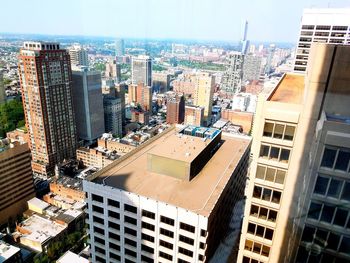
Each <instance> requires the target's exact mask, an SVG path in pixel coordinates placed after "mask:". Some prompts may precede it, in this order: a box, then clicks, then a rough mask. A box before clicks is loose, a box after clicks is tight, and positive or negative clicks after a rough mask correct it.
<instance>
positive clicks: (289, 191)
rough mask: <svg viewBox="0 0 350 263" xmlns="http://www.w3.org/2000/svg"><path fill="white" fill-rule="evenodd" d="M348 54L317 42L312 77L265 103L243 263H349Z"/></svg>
mask: <svg viewBox="0 0 350 263" xmlns="http://www.w3.org/2000/svg"><path fill="white" fill-rule="evenodd" d="M349 54H350V46H349V47H348V46H337V45H331V44H328V45H325V44H318V43H317V44H316V43H315V44H313V46H312V48H311V52H310V59H309V68H308V72H307V74H306V76H305V77H304V76H303V75H301V74H291V73H290V74H286V75H285V76H284V77H283V78H282V79H281V80H280V82H279V83H278V84H277V86H276V87H275V88H274V89H273V90H272V91H271V92H270V93H268V94H266V93H264V92H263V93H261V95H260V96H259V101H258V105H257V111H256V116H255V121H254V126H253V138H254V141H253V145H252V163H251V167H250V171H251V173H250V180H249V184H248V187H247V190H246V196H247V199H246V207H245V212H244V219H243V226H242V235H241V241H240V247H239V255H238V262H255V260H258V261H260V262H334V260H335V262H346V261H348V260H349V259H350V254H349V251H350V250H349V249H348V248H349V244H350V243H349V242H350V234H349V233H348V231H347V230H346V227H347V226H346V220H347V214H348V211H349V208H348V207H349V205H350V197H349V192H350V191H349V189H350V187H349V186H350V181H348V179H347V178H346V176H345V175H346V173H349V170H348V169H349V167H348V166H349V159H350V144H349V140H348V137H349V134H350V128H349V127H350V126H349V123H348V122H347V120H348V118H349V116H350V112H349V109H348V101H349V97H350V92H349V89H348V87H349V83H350V76H349V74H348V73H347V72H348V70H349V64H350V56H349ZM338 158H339V159H338ZM344 176H345V177H344ZM298 246H300V247H299V250H298V256H297V257H295V255H296V252H297V248H298Z"/></svg>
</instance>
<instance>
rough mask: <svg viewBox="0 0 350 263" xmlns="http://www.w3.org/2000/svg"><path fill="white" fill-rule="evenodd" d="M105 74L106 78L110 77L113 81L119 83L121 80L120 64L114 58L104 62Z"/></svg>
mask: <svg viewBox="0 0 350 263" xmlns="http://www.w3.org/2000/svg"><path fill="white" fill-rule="evenodd" d="M105 76H106V77H107V78H112V79H113V80H114V81H115V83H120V81H121V65H120V64H119V63H117V62H116V61H115V60H114V61H112V62H109V63H107V64H106V72H105Z"/></svg>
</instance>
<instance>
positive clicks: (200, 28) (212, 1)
mask: <svg viewBox="0 0 350 263" xmlns="http://www.w3.org/2000/svg"><path fill="white" fill-rule="evenodd" d="M0 6H1V16H0V32H3V33H26V34H27V33H28V34H50V35H83V36H110V37H116V38H165V39H168V38H172V39H192V40H218V41H238V40H239V39H241V38H242V35H243V25H244V21H245V20H247V21H248V23H249V27H248V39H249V40H252V41H266V42H289V43H295V42H296V40H297V36H298V33H299V26H300V19H301V16H302V10H303V8H310V7H314V8H326V7H331V8H337V7H350V0H333V1H332V0H11V1H9V0H0Z"/></svg>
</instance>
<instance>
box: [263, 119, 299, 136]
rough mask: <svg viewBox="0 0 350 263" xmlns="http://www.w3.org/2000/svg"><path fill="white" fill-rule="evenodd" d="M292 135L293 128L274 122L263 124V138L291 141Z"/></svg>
mask: <svg viewBox="0 0 350 263" xmlns="http://www.w3.org/2000/svg"><path fill="white" fill-rule="evenodd" d="M294 133H295V126H292V125H288V124H282V123H276V122H265V125H264V132H263V136H265V137H272V138H275V139H283V140H288V141H293V138H294Z"/></svg>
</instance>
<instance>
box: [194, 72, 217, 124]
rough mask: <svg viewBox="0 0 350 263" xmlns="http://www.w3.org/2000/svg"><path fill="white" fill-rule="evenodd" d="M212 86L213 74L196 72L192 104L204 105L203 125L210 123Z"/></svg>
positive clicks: (213, 83)
mask: <svg viewBox="0 0 350 263" xmlns="http://www.w3.org/2000/svg"><path fill="white" fill-rule="evenodd" d="M214 87H215V79H214V76H213V75H211V74H210V73H204V72H200V73H196V79H195V94H194V98H193V105H196V106H201V107H204V115H203V123H204V126H208V125H209V124H210V123H211V112H212V107H213V94H214Z"/></svg>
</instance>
